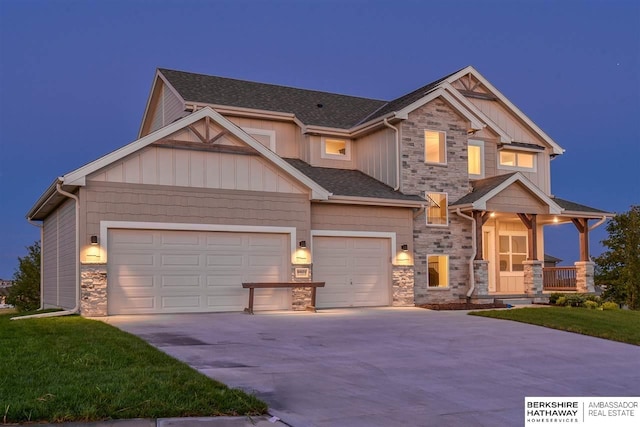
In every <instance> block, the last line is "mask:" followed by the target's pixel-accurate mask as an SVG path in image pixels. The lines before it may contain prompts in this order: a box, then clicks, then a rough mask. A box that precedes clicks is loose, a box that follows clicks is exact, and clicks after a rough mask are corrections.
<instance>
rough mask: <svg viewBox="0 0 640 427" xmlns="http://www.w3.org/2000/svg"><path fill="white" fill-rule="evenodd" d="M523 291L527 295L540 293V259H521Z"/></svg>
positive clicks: (541, 287)
mask: <svg viewBox="0 0 640 427" xmlns="http://www.w3.org/2000/svg"><path fill="white" fill-rule="evenodd" d="M522 264H523V266H524V292H525V293H526V294H529V295H538V294H541V293H542V289H543V283H542V264H543V263H542V261H523V262H522Z"/></svg>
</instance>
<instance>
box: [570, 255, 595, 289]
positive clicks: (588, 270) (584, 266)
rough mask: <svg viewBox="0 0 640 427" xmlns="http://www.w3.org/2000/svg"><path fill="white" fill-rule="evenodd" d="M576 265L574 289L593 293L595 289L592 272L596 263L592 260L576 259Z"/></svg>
mask: <svg viewBox="0 0 640 427" xmlns="http://www.w3.org/2000/svg"><path fill="white" fill-rule="evenodd" d="M574 265H575V266H576V291H577V292H588V293H593V292H595V291H596V289H595V282H594V278H593V276H594V273H595V267H596V264H595V263H594V262H592V261H577V262H575V263H574Z"/></svg>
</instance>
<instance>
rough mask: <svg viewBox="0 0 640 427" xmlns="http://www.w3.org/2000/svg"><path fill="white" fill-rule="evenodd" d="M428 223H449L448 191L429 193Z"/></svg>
mask: <svg viewBox="0 0 640 427" xmlns="http://www.w3.org/2000/svg"><path fill="white" fill-rule="evenodd" d="M426 199H427V208H426V213H427V225H447V222H448V211H447V193H427V197H426Z"/></svg>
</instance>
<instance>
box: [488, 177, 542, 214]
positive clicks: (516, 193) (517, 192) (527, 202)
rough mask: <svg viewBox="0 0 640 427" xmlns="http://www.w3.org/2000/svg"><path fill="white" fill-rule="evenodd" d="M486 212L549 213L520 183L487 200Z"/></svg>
mask: <svg viewBox="0 0 640 427" xmlns="http://www.w3.org/2000/svg"><path fill="white" fill-rule="evenodd" d="M487 210H488V211H493V212H513V213H529V214H545V213H549V207H548V206H547V205H546V204H545V203H543V202H542V201H540V200H538V199H537V197H536V196H534V195H533V194H531V193H530V192H529V191H528V190H526V189H525V187H524V186H523V185H522V184H520V183H515V184H512V185H510V186H509V187H507V188H505V189H504V190H502V191H501V192H500V193H499V194H497V195H496V196H494V197H492V198H491V199H489V200H487Z"/></svg>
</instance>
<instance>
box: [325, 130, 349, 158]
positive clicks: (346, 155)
mask: <svg viewBox="0 0 640 427" xmlns="http://www.w3.org/2000/svg"><path fill="white" fill-rule="evenodd" d="M327 140H330V141H336V142H344V154H333V153H327V145H326V144H327ZM320 144H321V149H320V157H321V158H323V159H332V160H343V161H350V160H351V140H350V139H346V138H332V137H326V136H323V137H322V138H321V139H320Z"/></svg>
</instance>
